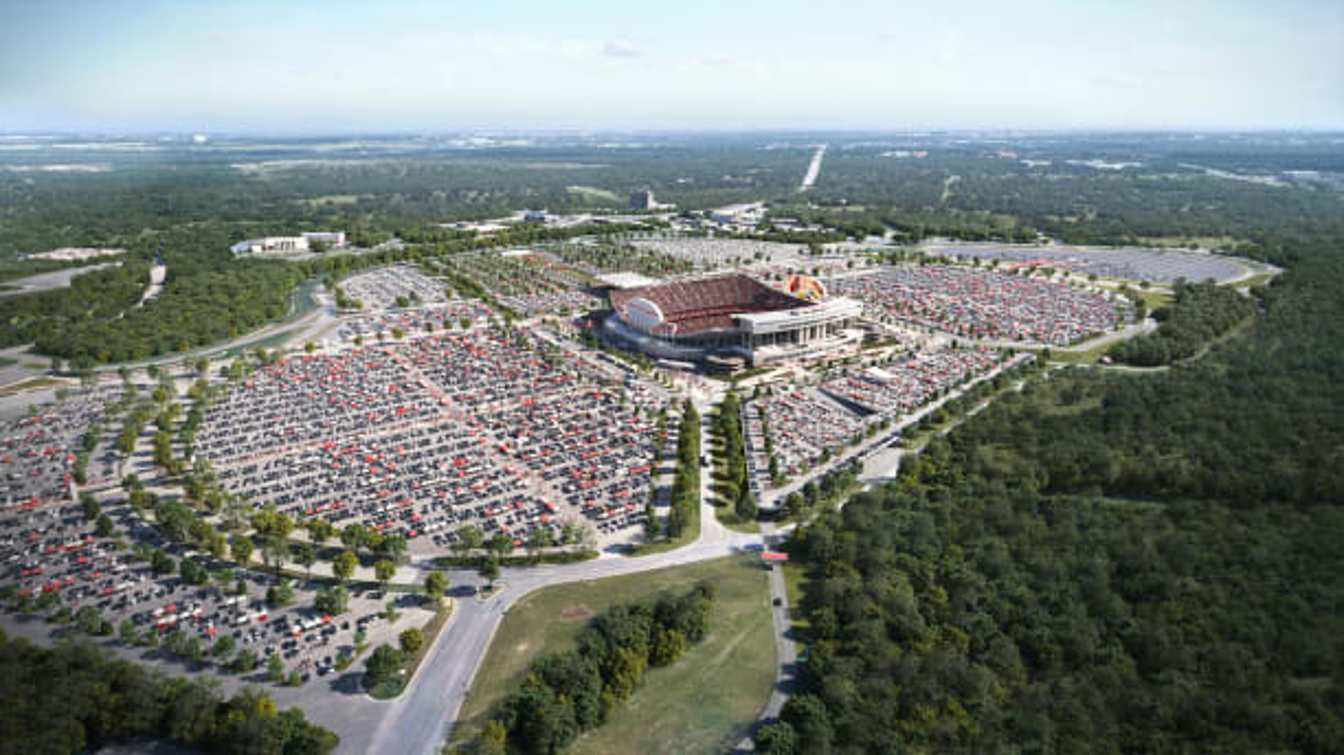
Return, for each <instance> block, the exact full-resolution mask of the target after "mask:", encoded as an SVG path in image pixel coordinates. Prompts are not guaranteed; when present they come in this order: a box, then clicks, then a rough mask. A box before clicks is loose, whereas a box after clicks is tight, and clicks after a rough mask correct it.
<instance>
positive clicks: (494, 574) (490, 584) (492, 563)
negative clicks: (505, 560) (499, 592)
mask: <svg viewBox="0 0 1344 755" xmlns="http://www.w3.org/2000/svg"><path fill="white" fill-rule="evenodd" d="M477 571H478V572H479V573H480V575H481V578H482V579H484V580H485V581H486V589H487V590H494V589H495V580H497V579H499V562H498V561H496V560H495V559H493V558H490V559H486V560H485V562H484V563H482V564H481V567H480V569H478V570H477Z"/></svg>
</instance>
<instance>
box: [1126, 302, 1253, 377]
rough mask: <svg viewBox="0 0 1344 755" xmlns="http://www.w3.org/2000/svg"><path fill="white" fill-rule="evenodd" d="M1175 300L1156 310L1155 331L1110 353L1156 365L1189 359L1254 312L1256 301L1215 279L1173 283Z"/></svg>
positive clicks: (1136, 362) (1128, 361)
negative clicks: (1220, 284)
mask: <svg viewBox="0 0 1344 755" xmlns="http://www.w3.org/2000/svg"><path fill="white" fill-rule="evenodd" d="M1172 293H1173V294H1174V295H1175V301H1173V302H1172V303H1171V304H1170V305H1168V306H1165V307H1162V308H1160V309H1158V310H1156V311H1154V312H1153V319H1155V320H1157V321H1158V322H1159V323H1160V324H1159V325H1158V329H1157V332H1156V333H1151V334H1149V335H1145V336H1141V337H1139V338H1135V339H1132V340H1129V341H1123V342H1121V343H1118V344H1116V345H1115V346H1114V347H1112V348H1111V350H1110V351H1109V352H1107V354H1108V355H1109V356H1110V357H1111V358H1112V359H1114V360H1116V361H1118V362H1124V363H1125V364H1132V365H1135V366H1137V367H1156V366H1159V365H1164V364H1171V363H1172V362H1174V361H1177V360H1181V359H1189V358H1191V357H1193V356H1195V355H1196V354H1198V353H1199V350H1200V349H1201V348H1202V347H1203V346H1204V345H1205V344H1208V343H1212V342H1213V341H1214V339H1216V338H1218V337H1219V336H1221V335H1223V334H1225V333H1227V332H1228V331H1229V330H1231V329H1232V328H1233V327H1235V326H1236V325H1237V324H1238V323H1241V322H1244V321H1245V320H1246V318H1248V317H1250V316H1252V315H1254V314H1255V311H1256V304H1255V300H1254V299H1252V298H1250V297H1249V296H1244V295H1242V294H1241V293H1240V292H1238V291H1237V290H1236V289H1235V288H1232V287H1230V286H1219V285H1217V284H1215V283H1214V282H1212V281H1205V282H1203V283H1186V282H1185V281H1177V282H1176V283H1175V284H1174V285H1173V286H1172Z"/></svg>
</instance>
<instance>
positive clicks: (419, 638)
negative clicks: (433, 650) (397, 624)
mask: <svg viewBox="0 0 1344 755" xmlns="http://www.w3.org/2000/svg"><path fill="white" fill-rule="evenodd" d="M397 641H398V644H399V645H400V646H401V651H402V652H403V653H406V654H407V655H415V654H416V653H418V652H420V648H422V647H424V646H425V635H424V633H423V632H421V631H420V630H419V629H416V628H415V627H411V628H410V629H407V630H405V631H403V632H402V633H401V634H400V635H399V636H398V637H397Z"/></svg>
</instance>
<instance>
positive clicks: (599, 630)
mask: <svg viewBox="0 0 1344 755" xmlns="http://www.w3.org/2000/svg"><path fill="white" fill-rule="evenodd" d="M714 595H715V593H714V588H713V585H711V584H708V583H702V584H700V585H697V586H696V587H695V588H694V589H693V590H691V591H690V592H688V593H686V594H685V595H681V596H671V595H663V596H661V597H659V598H658V599H657V600H656V601H654V602H652V603H634V604H627V605H618V606H614V607H612V608H610V609H608V610H607V611H606V612H605V613H603V614H602V615H600V616H598V617H597V618H595V619H593V621H592V624H591V625H590V626H589V627H588V628H587V629H585V630H584V632H583V633H582V634H581V635H579V638H578V649H577V650H575V651H572V652H568V653H561V654H557V655H549V656H545V657H542V658H541V659H539V660H537V661H536V662H535V663H533V664H532V667H531V669H530V670H529V672H528V675H527V679H526V680H525V681H524V682H523V684H522V687H521V688H520V689H519V690H518V691H517V692H515V693H513V694H512V695H510V696H509V697H508V698H507V699H506V700H505V701H504V703H503V704H502V705H501V706H500V710H499V711H498V713H497V715H496V717H495V718H494V720H493V721H491V723H490V724H489V725H487V727H486V729H485V732H484V735H483V737H482V742H481V749H482V750H484V751H486V752H490V751H494V752H499V753H503V752H504V751H505V749H506V748H507V749H508V750H510V751H514V752H522V753H536V754H537V755H541V754H543V753H544V754H546V755H552V754H553V753H557V752H560V751H562V750H564V749H565V748H567V747H568V746H569V745H570V744H571V743H572V742H573V741H574V740H575V739H576V738H577V737H578V735H579V734H580V733H582V732H584V731H586V730H588V729H591V728H593V727H595V726H598V725H600V724H601V723H602V722H603V721H605V720H606V718H607V716H608V715H609V714H610V713H611V711H612V710H614V709H615V708H616V707H618V706H619V705H621V703H623V702H624V701H625V700H627V699H629V697H630V696H631V695H633V694H634V693H635V691H636V690H637V689H638V688H639V686H640V684H641V683H642V682H643V679H644V672H645V670H646V669H648V668H649V667H655V668H656V667H659V666H667V665H670V664H672V663H674V662H676V660H677V659H678V658H680V657H681V656H682V655H683V654H684V653H685V652H686V650H687V648H689V647H690V646H691V645H694V644H695V643H697V642H699V641H700V640H702V639H703V638H704V636H705V634H706V633H707V632H708V631H709V610H710V606H711V604H712V603H713V600H714Z"/></svg>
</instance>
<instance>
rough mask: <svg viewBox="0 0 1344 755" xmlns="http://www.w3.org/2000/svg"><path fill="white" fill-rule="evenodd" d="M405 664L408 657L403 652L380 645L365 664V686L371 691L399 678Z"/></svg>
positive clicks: (389, 646)
mask: <svg viewBox="0 0 1344 755" xmlns="http://www.w3.org/2000/svg"><path fill="white" fill-rule="evenodd" d="M405 664H406V655H405V654H404V653H402V651H400V650H398V649H397V648H394V647H392V646H391V645H379V646H378V647H376V648H374V649H373V652H372V653H370V654H369V658H368V660H366V661H365V662H364V684H365V686H366V687H368V688H370V689H371V688H373V687H377V686H378V685H380V684H382V683H383V682H387V681H391V680H393V679H395V678H397V676H398V675H399V674H400V673H401V669H402V666H404V665H405Z"/></svg>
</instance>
